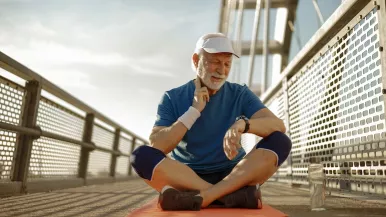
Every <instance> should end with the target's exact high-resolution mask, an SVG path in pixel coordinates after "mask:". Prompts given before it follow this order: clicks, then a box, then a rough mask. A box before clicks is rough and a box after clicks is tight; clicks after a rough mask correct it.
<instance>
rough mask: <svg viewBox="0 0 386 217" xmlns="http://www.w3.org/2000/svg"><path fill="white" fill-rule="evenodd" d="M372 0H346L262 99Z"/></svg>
mask: <svg viewBox="0 0 386 217" xmlns="http://www.w3.org/2000/svg"><path fill="white" fill-rule="evenodd" d="M369 2H370V0H352V1H344V2H343V3H342V4H341V5H340V6H339V7H338V8H337V10H336V11H335V12H334V13H333V14H332V15H331V16H330V18H329V19H328V20H327V21H326V22H325V23H324V24H323V25H322V27H321V28H319V29H318V31H316V33H315V34H314V35H313V36H312V38H311V39H310V40H309V41H308V42H307V44H306V45H305V46H304V47H303V49H302V50H301V51H300V52H299V53H298V54H297V55H296V56H295V57H294V58H293V60H291V62H290V63H289V64H288V66H287V67H286V68H285V69H284V70H283V72H282V73H281V75H280V78H279V79H278V80H276V82H275V83H274V84H273V85H271V86H270V88H269V89H267V91H265V92H264V93H262V95H261V97H260V99H261V100H262V101H263V102H264V103H266V102H267V101H268V100H269V99H270V98H271V97H272V96H273V95H274V94H275V93H276V92H277V91H278V90H279V89H280V88H281V87H282V81H283V80H284V79H286V78H287V79H290V78H291V77H292V76H293V75H294V74H295V73H296V71H297V70H299V69H300V68H302V67H303V66H305V65H306V63H307V62H308V61H309V60H311V59H312V57H314V56H315V54H316V53H317V52H318V51H319V50H320V49H321V48H322V47H323V46H324V45H325V44H326V43H327V42H328V41H329V40H330V39H331V38H330V36H331V35H335V34H336V33H338V32H339V31H340V30H341V29H342V28H343V27H344V25H345V24H346V23H347V21H349V20H351V19H352V18H353V17H354V16H355V15H356V14H357V13H358V12H359V11H361V9H362V8H363V7H364V6H365V5H366V4H368V3H369Z"/></svg>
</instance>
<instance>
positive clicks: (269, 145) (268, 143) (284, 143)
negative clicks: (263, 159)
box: [256, 131, 292, 167]
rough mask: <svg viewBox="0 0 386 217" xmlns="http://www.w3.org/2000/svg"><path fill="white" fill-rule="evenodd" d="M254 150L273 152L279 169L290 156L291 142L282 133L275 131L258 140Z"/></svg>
mask: <svg viewBox="0 0 386 217" xmlns="http://www.w3.org/2000/svg"><path fill="white" fill-rule="evenodd" d="M256 149H265V150H269V151H272V152H274V153H275V154H276V156H277V166H278V167H279V166H280V165H281V164H283V162H284V161H285V160H286V159H287V157H288V155H289V154H290V152H291V149H292V142H291V140H290V139H289V138H288V136H287V135H285V134H284V133H282V132H279V131H275V132H273V133H271V134H270V135H269V136H267V137H265V138H264V139H262V140H260V142H259V143H257V145H256Z"/></svg>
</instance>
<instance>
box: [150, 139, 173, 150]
mask: <svg viewBox="0 0 386 217" xmlns="http://www.w3.org/2000/svg"><path fill="white" fill-rule="evenodd" d="M149 141H150V142H149V146H150V147H152V148H155V149H158V150H160V151H162V152H163V153H164V154H169V152H170V150H167V148H166V147H165V146H164V145H162V144H161V143H160V141H157V140H156V139H151V138H150V140H149Z"/></svg>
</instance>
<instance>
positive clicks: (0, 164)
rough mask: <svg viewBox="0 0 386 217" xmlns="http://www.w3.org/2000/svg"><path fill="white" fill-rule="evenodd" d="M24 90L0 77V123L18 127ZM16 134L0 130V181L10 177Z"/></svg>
mask: <svg viewBox="0 0 386 217" xmlns="http://www.w3.org/2000/svg"><path fill="white" fill-rule="evenodd" d="M23 101H24V88H23V87H21V86H19V85H17V84H14V83H13V82H11V81H8V80H7V79H6V78H3V77H0V121H1V122H5V123H8V124H14V125H19V123H20V118H21V110H22V104H23ZM16 136H17V134H16V133H13V132H8V131H3V130H0V181H1V180H8V181H9V179H10V177H11V170H12V162H13V155H14V150H15V143H16Z"/></svg>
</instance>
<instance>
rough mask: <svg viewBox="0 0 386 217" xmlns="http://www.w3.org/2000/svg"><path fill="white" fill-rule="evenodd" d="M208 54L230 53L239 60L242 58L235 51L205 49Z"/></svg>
mask: <svg viewBox="0 0 386 217" xmlns="http://www.w3.org/2000/svg"><path fill="white" fill-rule="evenodd" d="M203 49H204V50H205V51H206V52H208V53H230V54H233V55H235V56H236V57H237V58H240V57H239V55H237V54H236V53H235V52H234V51H233V50H219V49H216V48H203Z"/></svg>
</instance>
